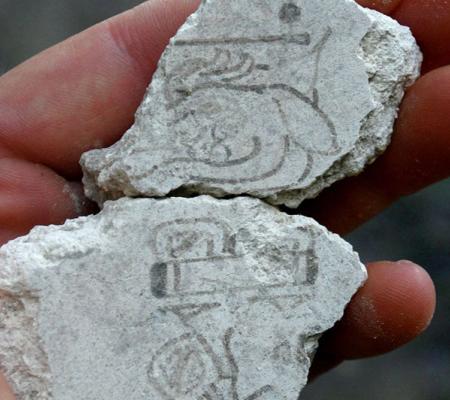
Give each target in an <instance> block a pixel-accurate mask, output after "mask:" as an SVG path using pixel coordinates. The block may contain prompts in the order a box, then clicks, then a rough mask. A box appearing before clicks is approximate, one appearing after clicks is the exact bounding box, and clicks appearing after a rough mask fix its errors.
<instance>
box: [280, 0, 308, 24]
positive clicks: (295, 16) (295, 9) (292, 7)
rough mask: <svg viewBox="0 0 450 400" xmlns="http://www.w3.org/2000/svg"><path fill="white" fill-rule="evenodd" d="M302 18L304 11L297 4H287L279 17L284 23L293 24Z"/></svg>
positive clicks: (282, 8)
mask: <svg viewBox="0 0 450 400" xmlns="http://www.w3.org/2000/svg"><path fill="white" fill-rule="evenodd" d="M301 16H302V10H301V8H300V7H299V6H297V5H296V4H295V3H285V4H283V6H282V7H281V9H280V12H279V14H278V17H279V18H280V20H281V21H282V22H285V23H287V24H292V23H293V22H297V21H299V20H300V18H301Z"/></svg>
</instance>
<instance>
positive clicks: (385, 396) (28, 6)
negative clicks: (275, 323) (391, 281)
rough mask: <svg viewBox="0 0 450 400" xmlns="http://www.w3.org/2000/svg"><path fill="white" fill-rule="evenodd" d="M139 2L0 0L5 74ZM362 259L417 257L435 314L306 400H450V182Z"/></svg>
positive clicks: (381, 233) (396, 220) (361, 232)
mask: <svg viewBox="0 0 450 400" xmlns="http://www.w3.org/2000/svg"><path fill="white" fill-rule="evenodd" d="M140 2H141V1H140V0H77V1H73V0H37V1H36V0H0V74H2V73H4V72H6V71H8V70H9V69H11V68H13V67H14V66H16V65H17V64H19V63H20V62H22V61H23V60H25V59H26V58H28V57H31V56H32V55H34V54H36V53H38V52H39V51H41V50H43V49H45V48H47V47H49V46H51V45H52V44H55V43H57V42H59V41H61V40H63V39H65V38H67V37H68V36H71V35H73V34H75V33H77V32H79V31H81V30H83V29H85V28H87V27H89V26H90V25H93V24H95V23H96V22H99V21H101V20H103V19H105V18H108V17H109V16H112V15H114V14H116V13H118V12H121V11H123V10H126V9H127V8H130V7H132V6H135V5H137V4H139V3H140ZM347 239H348V240H349V241H350V242H351V243H352V244H353V245H354V247H355V248H356V250H357V251H358V252H359V253H360V254H361V257H362V259H363V260H364V261H372V260H380V259H390V260H398V259H405V258H406V259H411V260H414V261H416V262H417V263H419V264H421V265H423V266H425V267H426V268H427V269H428V271H429V273H430V274H431V276H432V277H433V279H434V281H435V283H436V286H437V291H438V307H437V313H436V317H435V319H434V321H433V323H432V325H431V327H430V329H429V330H428V331H427V332H426V333H425V334H424V335H422V336H421V337H420V338H419V339H417V340H416V341H414V342H413V343H411V344H409V345H407V346H405V347H403V348H402V349H400V350H397V351H395V352H393V353H391V354H388V355H385V356H382V357H378V358H373V359H368V360H363V361H352V362H347V363H344V364H343V365H342V366H340V367H339V368H337V369H336V370H335V371H333V372H331V373H329V374H327V375H325V376H324V377H322V378H320V379H318V380H317V381H316V382H315V383H313V384H311V385H310V386H309V387H308V388H307V389H306V390H305V392H304V394H303V395H302V399H303V400H312V399H314V400H322V399H326V400H344V399H345V400H450V180H447V181H445V182H442V183H439V184H437V185H434V186H433V187H430V188H429V189H427V190H424V191H422V192H421V193H418V194H416V195H414V196H410V197H408V198H405V199H403V200H402V201H400V202H398V203H397V204H395V205H394V206H393V207H391V208H390V209H388V210H387V211H385V212H384V213H383V214H381V215H380V216H378V217H377V218H375V219H374V220H372V221H371V222H369V223H367V224H366V225H365V226H363V227H361V228H360V229H358V230H357V231H356V232H354V233H352V234H351V235H349V236H348V238H347Z"/></svg>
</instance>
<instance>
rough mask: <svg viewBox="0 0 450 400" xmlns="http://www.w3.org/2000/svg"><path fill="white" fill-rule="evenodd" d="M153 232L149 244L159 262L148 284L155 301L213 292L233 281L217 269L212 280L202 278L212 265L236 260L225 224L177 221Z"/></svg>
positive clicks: (233, 239) (227, 274)
mask: <svg viewBox="0 0 450 400" xmlns="http://www.w3.org/2000/svg"><path fill="white" fill-rule="evenodd" d="M155 232H156V233H155V237H154V240H153V241H152V243H151V244H152V247H153V250H154V253H155V254H157V255H158V257H159V258H160V261H158V262H156V263H155V264H153V266H152V267H151V270H150V281H151V291H152V294H153V296H155V297H156V298H159V299H162V298H166V297H173V296H182V295H189V294H197V295H199V294H208V293H216V292H217V290H218V289H221V287H222V288H223V286H224V285H225V286H226V283H227V281H229V280H230V279H232V278H233V276H232V275H231V276H230V274H229V271H228V270H226V269H220V268H216V270H215V276H216V280H215V281H211V280H209V281H208V280H207V279H206V278H205V277H204V275H205V274H204V268H211V266H214V265H215V264H214V262H219V261H223V260H228V259H230V260H231V259H236V258H239V255H238V254H237V253H236V238H235V236H234V235H233V234H232V233H231V229H230V228H229V227H228V226H226V225H225V224H223V223H221V222H219V221H215V220H213V219H210V218H194V219H178V220H174V221H169V222H165V223H162V224H160V225H158V226H157V227H156V228H155ZM199 284H200V285H201V287H198V286H196V285H199Z"/></svg>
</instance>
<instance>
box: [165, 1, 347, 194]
mask: <svg viewBox="0 0 450 400" xmlns="http://www.w3.org/2000/svg"><path fill="white" fill-rule="evenodd" d="M301 16H302V10H301V8H300V7H299V6H298V5H296V4H295V3H294V2H287V3H285V4H283V6H282V7H281V9H280V11H279V18H280V20H281V21H282V22H285V23H288V24H292V23H294V22H296V21H299V20H300V18H301ZM331 33H332V32H331V29H329V28H328V29H327V30H326V31H325V32H324V33H323V34H322V35H321V37H320V38H319V39H318V40H317V41H316V42H314V43H313V41H312V40H311V35H310V34H309V33H308V32H300V33H298V32H290V33H287V34H285V33H283V34H279V35H266V36H262V37H236V38H233V37H231V38H226V37H218V38H199V39H186V40H183V39H178V40H177V41H176V42H175V43H174V46H176V47H179V48H180V51H184V49H186V50H185V51H186V58H187V62H183V64H181V65H171V66H170V69H169V68H168V66H167V64H165V65H163V66H162V69H163V70H164V73H165V75H166V82H167V84H166V85H165V87H164V93H165V96H166V100H167V108H168V111H173V119H172V121H171V122H170V126H171V127H172V129H173V131H174V132H175V135H176V141H177V146H178V148H179V149H180V156H179V157H173V158H169V159H166V160H164V161H163V162H162V165H163V166H171V165H176V164H180V163H186V164H188V165H189V164H201V165H204V166H205V167H206V168H203V169H201V168H199V167H198V168H199V169H197V170H196V171H201V172H195V173H192V174H190V175H189V176H188V177H189V179H190V180H191V181H194V182H202V183H208V184H230V185H239V184H243V183H256V182H264V181H267V180H269V179H270V178H273V177H274V176H276V175H277V174H280V173H281V172H282V171H283V170H284V168H285V167H286V162H287V159H288V157H289V155H290V153H291V152H292V151H293V149H294V148H295V149H296V152H297V153H300V154H301V153H303V155H304V156H303V158H301V157H300V158H298V157H297V158H296V160H297V161H296V162H298V163H300V165H299V166H298V171H300V173H299V174H298V176H297V177H296V178H297V182H298V183H301V182H303V181H304V180H305V179H307V178H308V177H309V176H310V174H311V172H312V170H313V166H314V162H315V158H314V155H320V156H331V155H336V154H338V153H339V152H340V151H341V145H340V144H339V141H338V134H337V131H336V127H335V125H334V124H333V122H332V120H331V119H330V117H329V116H328V115H327V113H326V112H324V111H323V109H322V108H321V105H320V96H319V92H318V90H317V88H316V86H317V82H318V80H319V64H320V59H321V55H322V52H323V49H324V48H325V46H326V44H327V42H328V40H329V39H330V37H331ZM252 45H253V46H263V45H265V46H291V47H293V48H295V47H305V48H307V51H306V52H304V53H302V55H301V56H300V57H299V58H297V62H298V60H299V59H301V58H304V59H305V60H306V59H308V58H309V60H311V68H309V69H308V70H307V71H306V72H305V73H307V74H308V76H309V75H311V80H305V81H302V82H306V83H305V85H307V86H308V85H309V87H308V88H307V89H306V90H300V89H298V88H296V87H294V86H293V85H291V84H287V83H283V82H276V81H275V82H273V79H274V76H273V75H267V74H268V72H270V71H271V70H272V69H273V68H277V67H279V66H273V65H270V64H269V63H270V61H268V60H257V59H256V58H255V56H254V55H253V54H252V50H253V48H252ZM196 46H200V47H202V50H204V51H203V52H202V53H203V54H205V55H204V56H201V57H196V58H192V55H191V53H192V52H191V50H190V47H196ZM280 51H281V50H280ZM292 53H293V54H294V50H293V51H292ZM208 54H210V55H211V57H208ZM305 68H306V67H305ZM299 79H303V78H302V77H299ZM305 79H306V78H305ZM271 81H272V82H273V83H270V82H271ZM268 82H269V83H268ZM244 97H245V98H246V99H247V103H246V104H253V105H254V107H257V108H259V109H260V113H261V111H262V110H264V111H265V114H266V115H271V116H273V118H272V119H271V120H270V121H272V122H270V121H269V120H268V121H267V123H265V122H262V121H259V122H258V121H256V120H252V118H255V115H257V113H255V112H253V111H252V109H251V108H248V107H245V106H243V105H240V104H239V101H240V99H242V98H244ZM295 103H297V104H295ZM294 108H295V110H297V112H295V111H294V112H293V109H294ZM298 110H302V114H301V115H302V116H301V117H297V116H296V115H300V114H299V113H298ZM243 113H248V117H247V116H245V115H243ZM259 118H260V117H259ZM298 118H300V120H299V119H298ZM243 121H244V125H245V121H249V123H248V125H245V126H243ZM275 121H276V123H275ZM305 121H309V122H308V124H307V125H306V124H305V123H304V122H305ZM312 121H314V122H312ZM280 126H282V128H281V129H280ZM307 126H315V127H316V129H315V130H314V131H310V130H309V129H308V127H307ZM265 130H268V131H270V132H271V133H270V135H268V136H267V135H262V134H261V132H262V131H265ZM189 132H191V133H189ZM243 132H245V135H243V134H242V133H243ZM318 139H320V140H318ZM267 160H270V162H267ZM301 163H303V165H302V164H301ZM243 166H246V167H247V168H242V167H243ZM217 169H221V172H220V174H218V173H216V171H217ZM217 175H220V177H217ZM284 188H290V185H284V186H280V187H270V183H269V184H268V185H266V186H265V187H262V188H261V190H267V191H271V190H283V189H284ZM256 190H258V189H257V188H256Z"/></svg>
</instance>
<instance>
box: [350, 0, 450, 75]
mask: <svg viewBox="0 0 450 400" xmlns="http://www.w3.org/2000/svg"><path fill="white" fill-rule="evenodd" d="M358 3H359V4H360V5H362V6H364V7H369V8H373V9H375V10H377V11H381V12H382V13H384V14H387V15H390V16H391V17H393V18H395V19H397V20H398V21H399V22H400V23H401V24H402V25H406V26H408V27H410V28H411V31H412V32H413V34H414V36H415V38H416V39H417V41H418V43H419V45H420V47H421V49H422V51H423V53H424V56H425V59H424V64H423V67H422V72H424V73H425V72H428V71H430V70H432V69H435V68H438V67H442V66H444V65H448V64H450V7H449V4H448V0H359V1H358Z"/></svg>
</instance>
